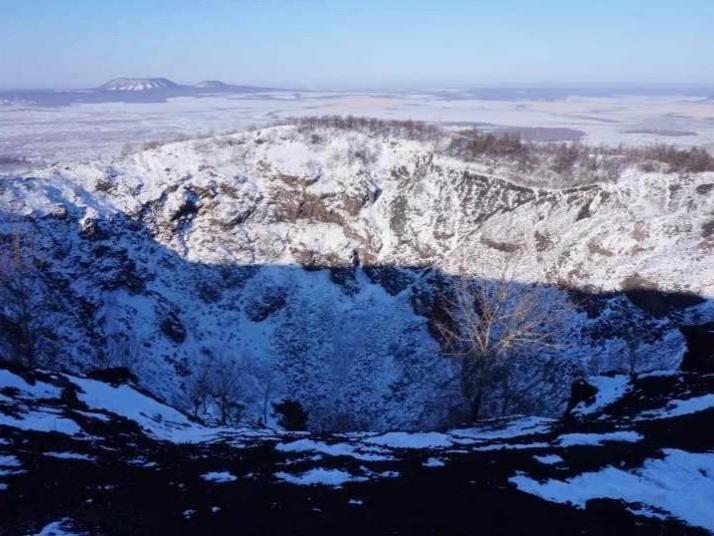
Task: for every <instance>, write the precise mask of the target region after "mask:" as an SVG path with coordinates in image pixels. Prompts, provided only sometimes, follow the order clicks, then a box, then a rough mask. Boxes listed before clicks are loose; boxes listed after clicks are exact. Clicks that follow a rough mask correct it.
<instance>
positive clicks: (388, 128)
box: [283, 116, 714, 188]
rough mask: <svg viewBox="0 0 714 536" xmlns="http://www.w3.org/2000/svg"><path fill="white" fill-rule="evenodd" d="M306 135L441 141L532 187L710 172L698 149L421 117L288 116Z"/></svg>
mask: <svg viewBox="0 0 714 536" xmlns="http://www.w3.org/2000/svg"><path fill="white" fill-rule="evenodd" d="M283 124H292V125H296V126H297V128H298V131H299V132H301V133H302V134H304V135H306V136H308V135H309V136H311V138H310V140H312V143H318V142H319V141H321V140H322V137H321V136H319V135H318V134H317V132H316V131H317V130H319V129H321V128H323V129H324V128H331V129H337V130H343V131H355V132H362V133H365V134H369V135H372V136H382V137H397V138H403V139H410V140H418V141H422V142H437V141H439V142H444V143H443V144H440V149H439V150H440V151H441V152H442V153H443V154H446V155H449V156H452V157H455V158H458V159H461V160H464V161H466V162H475V161H478V162H484V161H485V162H487V163H490V164H498V165H499V166H503V167H504V168H505V169H507V170H508V169H510V170H511V171H512V172H513V175H514V179H515V180H519V181H521V182H524V183H527V184H532V185H534V186H549V187H557V188H561V187H572V186H579V185H585V184H592V183H597V182H615V181H617V180H618V179H619V177H620V176H621V174H622V172H623V171H624V170H625V169H627V168H628V167H636V168H638V169H640V170H642V171H663V172H669V173H696V172H702V171H714V157H712V155H711V154H709V153H708V152H707V151H706V150H705V149H701V148H696V147H692V148H686V149H682V148H677V147H674V146H671V145H655V146H650V147H625V146H622V145H620V146H615V147H611V146H590V145H584V144H581V143H579V142H571V143H550V142H548V143H538V142H533V141H524V140H523V138H522V137H521V136H520V135H519V133H518V132H509V131H503V132H497V133H494V132H484V131H482V130H479V129H476V128H469V129H466V130H460V131H458V132H450V131H446V130H444V129H442V128H440V127H439V126H436V125H433V124H429V123H425V122H421V121H396V120H383V119H375V118H368V117H353V116H324V117H300V118H290V119H287V120H285V121H284V122H283Z"/></svg>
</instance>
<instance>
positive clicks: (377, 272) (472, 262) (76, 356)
mask: <svg viewBox="0 0 714 536" xmlns="http://www.w3.org/2000/svg"><path fill="white" fill-rule="evenodd" d="M529 182H531V183H532V182H533V181H532V180H531V181H529ZM713 184H714V175H713V174H690V175H674V174H669V175H666V174H642V173H639V174H635V173H634V172H633V173H630V174H628V175H626V176H625V177H623V178H622V180H621V181H620V182H618V183H617V184H605V185H592V186H587V187H580V188H576V189H566V190H548V189H538V188H532V187H524V186H519V185H517V184H514V183H513V182H509V181H507V180H505V179H502V178H500V177H499V170H498V169H492V168H490V167H488V166H486V165H479V164H478V163H476V164H466V163H463V162H461V161H457V160H455V159H453V158H449V157H445V156H442V155H441V153H440V152H439V151H438V147H435V146H434V145H433V144H429V143H422V142H416V141H409V140H404V139H398V138H395V139H393V138H382V137H379V136H368V135H365V134H362V133H357V132H343V131H332V130H326V129H317V130H313V131H306V130H304V129H298V128H296V127H290V126H286V127H276V128H271V129H264V130H260V131H256V132H248V133H241V134H236V135H232V136H225V137H220V138H212V139H205V140H195V141H189V142H180V143H173V144H168V145H164V146H160V147H158V148H154V149H150V150H146V151H143V152H140V153H136V154H132V155H128V156H126V157H123V158H121V159H117V160H112V161H95V162H89V163H74V164H61V165H56V166H53V167H51V168H48V169H45V170H40V171H38V172H37V173H35V174H34V176H33V177H32V178H5V179H3V180H2V183H0V211H1V215H0V222H2V233H3V234H5V235H6V236H10V235H12V234H13V233H17V232H20V233H22V234H25V235H27V236H32V237H33V238H32V243H33V249H34V253H33V255H34V257H35V258H36V259H37V262H41V263H42V267H43V269H42V270H41V271H40V272H39V273H37V274H36V284H37V289H38V290H37V292H36V293H35V299H36V300H37V301H38V302H39V301H41V300H46V301H45V304H46V303H52V304H53V305H52V307H47V306H44V307H41V309H42V310H43V311H45V312H46V315H47V316H48V318H46V319H45V320H46V322H44V324H46V325H47V326H48V329H50V331H51V332H52V337H48V338H47V340H46V341H45V343H46V344H45V348H44V350H43V353H42V362H43V363H44V364H45V366H51V365H54V366H60V367H63V368H66V369H68V370H72V371H80V370H86V369H88V368H91V367H95V366H97V365H98V364H99V365H117V364H122V363H123V362H130V363H129V364H131V366H132V368H133V370H134V371H135V373H136V374H137V375H138V377H139V380H140V382H141V384H142V385H143V386H144V387H145V388H147V389H149V390H151V391H152V392H153V393H155V394H156V395H158V396H160V397H162V398H163V399H164V400H166V401H168V402H170V403H172V404H176V405H177V406H178V407H181V408H184V409H187V408H189V407H190V405H191V404H190V400H189V397H188V396H187V392H189V391H190V388H191V384H192V382H194V381H195V379H196V371H197V370H200V369H201V364H202V363H204V362H207V361H208V362H218V363H220V364H221V365H223V366H227V365H229V364H230V366H231V367H233V368H234V369H235V370H237V371H239V372H237V374H236V376H237V377H238V378H239V380H238V381H239V384H240V386H239V389H238V391H239V392H240V393H241V396H240V397H241V403H242V404H243V405H244V406H245V407H244V410H243V412H242V416H243V418H244V420H245V419H247V420H257V419H266V418H267V419H268V420H269V419H270V418H271V417H270V416H269V415H267V414H268V413H270V412H269V411H268V409H269V408H270V404H269V403H270V402H274V401H278V400H284V399H291V400H297V401H299V402H300V403H301V404H302V405H303V407H305V408H306V410H307V412H308V416H309V425H310V426H311V427H312V428H314V429H329V430H351V429H370V430H387V429H396V428H402V429H404V428H409V429H414V428H424V427H429V428H432V427H439V426H443V425H446V424H449V423H451V422H453V421H454V420H458V419H459V418H460V417H461V416H463V400H462V398H461V394H460V391H459V386H458V381H454V378H455V377H456V374H457V362H456V361H455V360H454V359H453V358H447V357H444V356H443V355H442V353H441V348H440V346H439V344H438V342H437V341H436V340H435V338H434V337H433V330H432V327H433V320H434V318H435V317H436V316H438V314H439V289H440V288H442V287H443V284H444V283H448V282H449V281H452V280H453V279H454V278H458V277H467V278H485V279H490V278H498V277H500V276H501V275H502V274H503V272H504V269H505V268H506V267H509V268H510V271H511V272H512V273H513V274H514V277H515V278H516V279H517V280H518V281H520V282H521V283H523V284H527V283H531V282H539V283H543V284H550V285H552V288H551V289H550V292H552V293H554V294H556V295H557V296H559V297H560V298H563V299H565V298H567V299H571V300H572V301H573V302H574V303H575V304H576V305H577V307H576V309H575V310H574V312H573V314H572V315H571V317H570V318H569V321H568V323H567V325H566V326H564V327H563V332H562V334H561V335H562V339H563V340H564V341H566V340H567V345H564V348H561V349H559V350H558V352H557V354H558V355H557V358H558V359H559V360H560V361H559V366H558V367H557V368H555V369H552V370H553V373H552V374H551V377H550V378H549V381H548V382H544V383H543V384H542V385H540V386H539V388H538V389H531V390H529V391H528V396H527V397H526V399H524V400H522V401H520V402H518V403H519V404H521V405H520V406H518V405H516V406H514V407H513V408H511V409H512V411H523V410H525V408H527V409H528V411H533V412H536V413H541V414H551V413H553V412H557V411H559V410H560V409H561V408H562V407H563V405H564V402H565V399H566V398H567V394H568V389H569V385H570V381H571V380H572V378H573V377H576V376H578V375H582V374H587V373H599V372H605V371H609V370H625V369H626V367H627V363H626V356H627V355H628V354H627V352H628V346H627V340H626V338H625V337H624V336H623V335H622V333H623V330H624V331H625V332H627V333H635V334H636V338H637V340H638V345H637V347H636V350H635V352H636V357H637V362H638V367H637V368H638V369H639V370H641V371H647V370H655V369H662V368H665V369H667V368H673V367H675V366H677V365H678V364H679V362H680V360H681V358H682V355H683V354H684V352H685V349H686V347H685V341H684V337H683V336H682V334H681V333H680V331H679V329H678V326H679V325H681V324H682V323H702V322H705V321H708V320H710V319H711V318H712V316H713V315H714V307H713V306H712V297H713V296H714V264H712V263H711V262H710V261H711V254H712V248H714V242H713V241H714V232H713V231H712V229H713V227H712V226H713V225H714V223H713V222H714V195H713V194H714V187H713V186H712V185H713ZM695 295H696V296H698V297H699V298H694V296H695ZM625 328H627V329H625ZM628 330H629V331H628ZM6 333H7V332H6ZM2 344H3V345H4V346H3V348H4V350H5V351H6V352H9V353H11V352H12V339H11V338H10V337H8V336H5V338H4V339H3V340H2ZM551 357H553V352H541V353H539V354H538V355H533V356H529V359H532V360H534V362H537V361H538V360H548V359H550V358H551ZM520 374H521V375H522V376H523V377H522V378H521V379H522V380H523V381H527V380H528V379H529V373H528V367H524V369H523V370H522V371H521V373H520Z"/></svg>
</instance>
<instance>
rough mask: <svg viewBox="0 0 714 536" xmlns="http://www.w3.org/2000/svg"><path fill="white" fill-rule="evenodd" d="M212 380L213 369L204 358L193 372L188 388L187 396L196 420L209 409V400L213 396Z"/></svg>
mask: <svg viewBox="0 0 714 536" xmlns="http://www.w3.org/2000/svg"><path fill="white" fill-rule="evenodd" d="M211 379H212V378H211V367H210V364H209V362H208V360H207V359H205V358H204V359H202V360H201V362H200V363H199V365H198V366H197V367H196V368H195V370H194V371H193V374H192V375H191V378H190V379H189V381H188V384H187V386H186V394H187V396H188V400H189V402H190V403H191V409H192V412H193V416H194V417H195V418H198V417H199V415H201V414H202V413H205V412H206V410H207V409H208V400H209V398H210V396H211Z"/></svg>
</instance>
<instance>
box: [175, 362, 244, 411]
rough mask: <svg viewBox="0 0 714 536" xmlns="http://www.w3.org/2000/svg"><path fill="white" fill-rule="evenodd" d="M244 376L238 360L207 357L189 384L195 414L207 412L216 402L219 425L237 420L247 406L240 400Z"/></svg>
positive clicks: (189, 399) (188, 394)
mask: <svg viewBox="0 0 714 536" xmlns="http://www.w3.org/2000/svg"><path fill="white" fill-rule="evenodd" d="M241 376H242V374H241V370H240V367H239V366H238V364H237V363H236V362H235V361H233V360H231V359H228V358H220V359H214V358H212V357H208V356H206V357H204V358H203V359H202V361H201V362H200V363H199V364H198V366H197V367H195V369H194V371H193V374H192V375H191V377H190V379H189V381H188V382H187V385H186V395H187V398H188V401H189V403H190V404H191V410H192V412H193V415H194V417H197V418H198V417H199V416H200V415H202V414H205V413H207V412H208V408H209V406H210V405H213V407H214V408H215V409H216V410H217V412H218V419H219V422H220V424H229V423H235V422H238V421H239V420H240V418H241V412H242V410H243V407H244V406H243V404H242V403H241V402H240V386H241V384H240V382H241Z"/></svg>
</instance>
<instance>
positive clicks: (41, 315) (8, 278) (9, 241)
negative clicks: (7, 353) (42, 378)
mask: <svg viewBox="0 0 714 536" xmlns="http://www.w3.org/2000/svg"><path fill="white" fill-rule="evenodd" d="M2 238H3V239H4V240H2V242H1V243H0V293H1V295H2V298H1V299H2V303H1V304H0V320H2V321H3V324H5V326H4V327H5V331H6V334H9V335H10V336H11V339H12V340H11V344H10V346H11V347H13V350H14V354H15V355H14V359H15V360H17V361H20V362H22V363H23V364H25V365H27V366H30V367H34V366H37V365H38V364H39V362H40V359H41V356H42V353H43V349H44V347H45V346H46V343H48V342H49V340H50V339H51V338H52V333H51V331H50V330H49V327H48V322H47V318H46V317H47V310H48V309H47V303H46V299H45V292H44V291H43V289H41V288H39V286H40V278H39V277H38V275H39V273H38V267H37V263H38V260H37V259H36V258H35V255H34V251H35V248H34V239H33V236H32V235H27V234H22V233H20V232H13V233H12V234H10V235H4V236H3V237H2Z"/></svg>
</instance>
